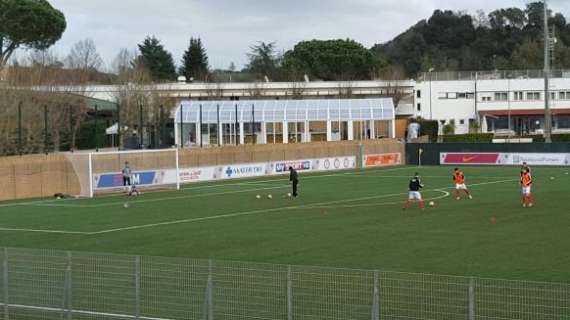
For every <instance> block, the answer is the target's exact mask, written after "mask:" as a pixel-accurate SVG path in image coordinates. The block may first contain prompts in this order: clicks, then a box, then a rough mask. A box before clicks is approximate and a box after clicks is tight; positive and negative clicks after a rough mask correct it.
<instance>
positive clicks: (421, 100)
mask: <svg viewBox="0 0 570 320" xmlns="http://www.w3.org/2000/svg"><path fill="white" fill-rule="evenodd" d="M422 78H423V80H422V81H418V82H417V83H416V85H415V94H414V96H415V103H414V104H415V111H414V114H413V116H421V117H422V118H425V119H434V120H438V121H440V128H441V127H442V126H443V125H445V124H446V123H449V122H450V121H451V120H454V121H455V124H456V132H455V133H456V134H462V133H468V132H469V126H470V124H474V123H476V122H477V123H480V126H481V129H482V131H483V132H496V131H498V130H503V131H512V133H516V134H519V135H522V134H541V133H543V130H544V114H545V101H544V98H545V87H544V79H543V75H542V72H537V71H535V72H529V71H502V72H478V73H437V72H433V73H427V74H424V75H423V77H422ZM549 90H550V104H549V105H550V108H551V110H552V115H553V116H552V118H553V126H552V127H553V133H565V132H570V72H554V73H553V75H552V77H551V79H550V85H549Z"/></svg>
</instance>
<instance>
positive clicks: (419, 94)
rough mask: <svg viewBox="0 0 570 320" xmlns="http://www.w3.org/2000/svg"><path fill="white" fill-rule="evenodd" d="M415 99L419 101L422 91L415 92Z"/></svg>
mask: <svg viewBox="0 0 570 320" xmlns="http://www.w3.org/2000/svg"><path fill="white" fill-rule="evenodd" d="M416 97H417V98H418V99H421V97H422V90H418V91H416Z"/></svg>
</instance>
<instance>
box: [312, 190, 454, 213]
mask: <svg viewBox="0 0 570 320" xmlns="http://www.w3.org/2000/svg"><path fill="white" fill-rule="evenodd" d="M429 191H438V192H441V193H442V195H440V196H437V197H432V198H426V199H424V200H425V201H431V200H440V199H444V198H447V197H449V196H450V195H451V193H450V192H448V191H443V190H428V192H429ZM402 203H403V201H392V202H376V203H362V204H347V205H336V206H318V207H315V208H319V209H337V208H365V207H379V206H385V205H392V204H402Z"/></svg>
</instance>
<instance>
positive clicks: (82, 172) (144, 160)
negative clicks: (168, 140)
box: [68, 149, 180, 197]
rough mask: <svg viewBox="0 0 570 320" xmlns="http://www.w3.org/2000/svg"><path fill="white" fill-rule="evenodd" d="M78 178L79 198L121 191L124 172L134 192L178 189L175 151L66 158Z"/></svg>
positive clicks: (178, 181)
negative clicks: (127, 173)
mask: <svg viewBox="0 0 570 320" xmlns="http://www.w3.org/2000/svg"><path fill="white" fill-rule="evenodd" d="M68 158H69V159H70V161H71V163H72V165H73V168H74V170H75V172H76V173H77V176H78V178H79V184H80V186H81V192H80V194H79V196H82V197H93V196H94V195H96V194H99V193H106V192H117V191H121V190H124V187H123V176H124V174H123V169H124V168H125V167H126V166H128V168H129V169H130V170H129V171H130V174H129V175H128V177H129V180H130V183H131V184H133V185H136V186H137V189H149V188H153V189H156V188H177V189H179V188H180V178H179V177H180V174H179V165H178V150H177V149H165V150H137V151H114V152H92V153H72V154H69V155H68Z"/></svg>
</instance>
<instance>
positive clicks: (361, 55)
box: [283, 39, 379, 80]
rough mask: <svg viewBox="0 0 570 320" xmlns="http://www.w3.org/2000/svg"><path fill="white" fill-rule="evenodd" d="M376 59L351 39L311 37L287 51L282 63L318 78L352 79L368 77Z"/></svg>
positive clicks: (375, 65)
mask: <svg viewBox="0 0 570 320" xmlns="http://www.w3.org/2000/svg"><path fill="white" fill-rule="evenodd" d="M378 61H379V59H375V57H374V55H373V54H372V52H371V51H370V50H368V49H366V48H365V47H364V46H363V45H361V44H360V43H357V42H356V41H354V40H350V39H347V40H324V41H323V40H312V41H302V42H300V43H298V44H297V45H295V47H294V48H293V50H289V51H287V52H286V53H285V56H284V59H283V66H284V68H285V69H286V70H297V71H298V72H303V73H305V74H308V75H310V76H311V77H314V78H317V79H321V80H355V79H370V78H371V76H373V74H374V73H375V69H376V68H377V67H378V65H377V63H378Z"/></svg>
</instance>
